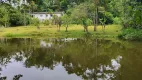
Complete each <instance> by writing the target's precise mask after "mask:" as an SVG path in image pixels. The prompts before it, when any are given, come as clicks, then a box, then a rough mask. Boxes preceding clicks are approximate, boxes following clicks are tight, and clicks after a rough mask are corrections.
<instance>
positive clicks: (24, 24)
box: [24, 10, 26, 27]
mask: <svg viewBox="0 0 142 80" xmlns="http://www.w3.org/2000/svg"><path fill="white" fill-rule="evenodd" d="M25 17H26V16H25V10H24V26H25V27H26V18H25Z"/></svg>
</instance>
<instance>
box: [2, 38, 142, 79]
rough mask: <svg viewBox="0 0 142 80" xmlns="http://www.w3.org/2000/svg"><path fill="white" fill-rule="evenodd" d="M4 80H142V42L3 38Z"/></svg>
mask: <svg viewBox="0 0 142 80" xmlns="http://www.w3.org/2000/svg"><path fill="white" fill-rule="evenodd" d="M0 77H1V79H2V78H6V80H142V42H136V41H120V40H109V39H97V38H61V39H55V38H49V39H32V38H11V39H7V38H0ZM1 79H0V80H1Z"/></svg>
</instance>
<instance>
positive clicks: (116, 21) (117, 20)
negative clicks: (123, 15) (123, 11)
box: [113, 17, 121, 24]
mask: <svg viewBox="0 0 142 80" xmlns="http://www.w3.org/2000/svg"><path fill="white" fill-rule="evenodd" d="M113 24H121V20H120V18H119V17H115V18H113Z"/></svg>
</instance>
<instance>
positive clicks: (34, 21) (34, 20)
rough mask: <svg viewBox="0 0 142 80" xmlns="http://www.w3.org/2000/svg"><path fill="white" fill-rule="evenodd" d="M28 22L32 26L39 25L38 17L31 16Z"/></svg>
mask: <svg viewBox="0 0 142 80" xmlns="http://www.w3.org/2000/svg"><path fill="white" fill-rule="evenodd" d="M30 24H31V25H33V26H39V25H40V20H39V19H38V18H31V21H30Z"/></svg>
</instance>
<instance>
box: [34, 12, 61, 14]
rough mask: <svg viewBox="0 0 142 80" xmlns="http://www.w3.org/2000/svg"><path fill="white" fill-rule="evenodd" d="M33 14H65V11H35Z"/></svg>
mask: <svg viewBox="0 0 142 80" xmlns="http://www.w3.org/2000/svg"><path fill="white" fill-rule="evenodd" d="M32 14H63V12H33V13H32Z"/></svg>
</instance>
